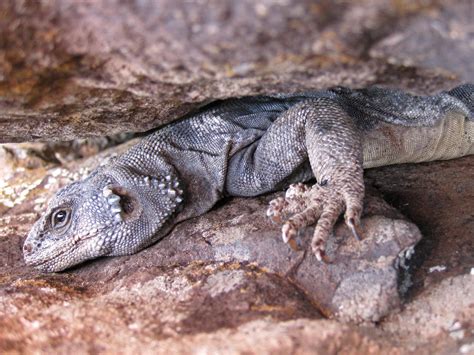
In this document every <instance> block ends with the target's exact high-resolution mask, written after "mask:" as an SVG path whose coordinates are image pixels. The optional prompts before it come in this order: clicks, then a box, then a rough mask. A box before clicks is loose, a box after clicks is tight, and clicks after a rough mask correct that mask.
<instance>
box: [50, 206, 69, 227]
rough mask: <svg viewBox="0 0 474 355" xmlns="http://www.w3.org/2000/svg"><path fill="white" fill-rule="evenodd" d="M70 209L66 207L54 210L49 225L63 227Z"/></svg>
mask: <svg viewBox="0 0 474 355" xmlns="http://www.w3.org/2000/svg"><path fill="white" fill-rule="evenodd" d="M69 215H70V211H69V210H67V209H61V210H57V211H54V212H53V214H52V216H51V225H52V226H53V228H61V227H64V226H65V225H66V224H67V223H68V222H69Z"/></svg>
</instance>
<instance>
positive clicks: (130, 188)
mask: <svg viewBox="0 0 474 355" xmlns="http://www.w3.org/2000/svg"><path fill="white" fill-rule="evenodd" d="M473 93H474V85H472V84H466V85H463V86H460V87H457V88H455V89H453V90H451V91H449V92H444V93H440V94H438V95H436V96H427V97H421V96H413V95H410V94H407V93H404V92H402V91H399V90H391V89H382V88H375V87H373V88H368V89H361V90H351V89H346V88H334V89H330V90H327V91H319V92H309V93H302V94H291V95H274V96H261V97H247V98H241V99H229V100H224V101H220V102H215V103H212V104H210V105H208V106H206V107H204V108H202V109H201V110H200V111H199V112H197V113H195V114H193V115H189V116H188V117H184V118H183V119H181V120H179V121H176V122H174V123H172V124H169V125H167V126H165V127H163V128H161V129H160V130H158V131H156V132H155V133H153V134H151V135H149V136H148V137H146V138H145V139H143V140H142V141H141V142H140V143H139V144H137V145H135V146H134V147H132V148H131V149H130V150H129V151H128V152H126V153H125V154H123V155H122V156H121V157H119V158H116V159H115V160H113V161H111V162H110V163H108V164H107V165H105V166H101V167H99V168H98V169H96V170H95V171H94V172H93V173H92V174H91V175H90V176H88V177H87V178H86V179H84V180H83V181H80V182H75V183H72V184H71V185H69V186H67V187H65V188H63V189H62V190H60V191H59V192H58V193H57V194H56V195H55V196H54V198H52V199H51V201H49V204H48V207H47V210H46V212H45V213H44V214H43V215H42V217H41V218H40V219H39V220H38V221H37V222H36V223H35V225H34V226H33V228H32V230H31V232H30V233H29V235H28V237H27V239H26V240H25V243H24V247H23V250H24V257H25V261H26V263H27V264H28V265H32V266H34V267H36V268H38V269H39V270H41V271H43V272H54V271H60V270H64V269H66V268H68V267H71V266H73V265H76V264H78V263H81V262H83V261H85V260H88V259H93V258H97V257H99V256H110V255H125V254H132V253H135V252H137V251H139V250H141V249H143V248H145V247H147V246H149V245H150V244H152V243H155V242H156V241H157V240H159V239H160V238H162V237H163V236H165V235H166V234H167V233H168V232H169V231H170V229H171V228H172V227H173V226H174V225H175V224H176V223H178V222H180V221H183V220H185V219H188V218H192V217H195V216H199V215H201V214H203V213H205V212H206V211H208V210H209V209H211V208H212V206H213V205H214V204H215V203H216V202H217V201H218V200H219V199H221V198H222V197H223V196H226V195H227V196H228V195H231V196H257V195H260V194H265V193H268V192H271V191H275V190H280V189H284V188H287V187H288V186H290V184H292V185H291V186H290V188H289V189H288V191H287V193H286V196H285V197H284V198H283V197H281V198H278V199H276V200H273V201H272V202H271V203H270V207H269V209H268V211H267V215H268V216H269V217H270V218H271V219H272V220H274V221H277V222H281V223H283V226H282V233H283V239H284V241H286V242H289V241H291V240H292V238H293V237H294V236H295V235H296V233H297V231H298V229H300V228H303V227H305V226H307V225H310V224H314V223H316V228H315V232H314V236H313V239H312V244H311V245H312V249H313V251H314V253H315V255H316V257H317V258H318V259H319V260H324V259H325V254H324V247H325V242H326V240H327V239H328V237H329V236H330V234H331V232H332V228H333V226H334V224H335V222H336V220H337V218H338V217H339V216H340V215H341V214H342V213H344V218H345V222H346V224H347V225H348V227H349V228H350V229H351V230H352V232H353V234H354V235H355V236H358V233H357V229H358V225H359V222H360V217H361V212H362V200H363V197H364V182H363V168H364V167H373V166H381V165H389V164H396V163H404V162H421V161H430V160H437V159H451V158H455V157H459V156H463V155H467V154H473V153H474V143H473V141H474V117H473V116H474V115H473V103H474V98H473ZM313 177H315V178H316V180H317V183H316V184H315V185H314V186H312V187H309V186H305V185H303V184H295V183H298V182H301V181H307V180H309V179H311V178H313Z"/></svg>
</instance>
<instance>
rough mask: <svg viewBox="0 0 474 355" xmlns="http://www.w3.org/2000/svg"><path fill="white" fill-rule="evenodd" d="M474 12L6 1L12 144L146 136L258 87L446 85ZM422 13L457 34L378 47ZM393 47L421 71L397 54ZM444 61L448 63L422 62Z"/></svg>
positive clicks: (2, 108)
mask: <svg viewBox="0 0 474 355" xmlns="http://www.w3.org/2000/svg"><path fill="white" fill-rule="evenodd" d="M458 7H459V9H460V10H459V11H457V12H455V10H453V9H457V8H458ZM446 11H450V12H449V14H450V13H454V15H456V14H457V15H459V16H457V17H454V16H452V17H449V16H444V15H443V14H444V13H446ZM469 11H472V3H471V2H470V1H469V0H468V1H464V2H462V1H456V2H455V3H453V2H450V3H449V4H446V8H445V7H441V6H440V4H439V2H437V1H390V0H383V1H379V0H363V1H356V2H353V1H347V2H333V1H326V0H323V1H321V2H318V3H315V2H314V1H311V0H294V1H290V0H283V1H271V0H263V1H258V2H255V1H253V0H244V1H220V0H211V1H209V2H207V3H200V2H187V1H173V0H145V1H138V0H137V1H127V2H123V1H119V0H97V1H93V2H85V1H62V0H51V1H16V0H7V1H1V2H0V13H1V14H2V21H1V22H0V35H1V40H0V49H1V51H0V52H1V54H0V142H13V141H24V140H38V139H55V140H58V139H61V140H70V139H74V138H77V137H85V136H91V135H105V134H108V135H109V134H113V133H119V132H124V131H134V132H136V131H138V130H139V131H146V130H147V129H150V128H153V127H156V126H158V125H159V124H162V123H165V122H169V121H170V120H172V119H176V118H177V117H179V116H182V115H183V114H185V113H186V112H189V111H190V110H192V109H194V108H196V107H198V106H199V105H200V104H202V103H204V102H208V101H212V100H215V99H218V98H225V97H234V96H242V95H251V94H258V93H271V92H273V93H274V92H294V91H303V90H311V89H321V88H325V87H329V86H334V85H346V86H366V85H370V84H374V83H377V84H386V85H393V86H397V87H406V88H411V89H414V90H417V91H420V92H430V91H433V90H436V89H446V88H449V87H451V86H454V84H455V83H456V82H457V81H458V79H457V78H456V77H455V76H453V75H451V74H449V72H454V73H458V74H462V73H463V72H465V71H466V70H468V69H469V68H472V66H470V65H471V64H470V63H472V61H471V60H470V58H471V54H472V33H471V32H472V23H470V19H471V18H472V16H469ZM458 13H459V14H458ZM471 14H472V12H471ZM412 18H415V20H416V19H420V20H419V21H424V22H423V23H428V25H425V27H426V26H429V24H435V25H437V26H438V27H440V26H442V27H443V26H444V27H447V28H453V29H452V31H451V32H450V31H447V33H448V35H450V37H449V38H445V37H446V36H444V37H442V38H443V41H444V42H440V41H437V40H425V38H424V37H420V39H421V40H422V41H423V58H421V59H420V58H419V56H418V52H416V51H413V50H412V49H411V47H409V48H408V49H407V50H406V51H403V50H404V49H405V47H401V48H399V47H400V45H399V43H398V42H397V43H395V42H394V41H393V40H392V41H385V42H383V43H382V44H381V45H380V48H379V47H375V45H376V44H377V43H379V42H380V41H383V40H384V39H386V38H387V36H388V35H396V33H393V31H394V28H400V31H401V34H400V35H405V36H406V28H405V27H406V26H407V23H408V22H409V21H410V20H411V19H412ZM413 21H414V20H413ZM466 21H467V22H468V23H467V24H466ZM410 23H411V22H410ZM419 27H420V26H418V27H417V26H415V25H413V26H411V27H409V28H410V29H413V30H419V29H420V30H424V29H425V27H423V26H421V27H420V28H419ZM444 27H443V28H444ZM397 33H398V32H397ZM443 33H444V32H443ZM420 36H421V35H420ZM458 37H460V38H458ZM435 39H436V38H435ZM445 42H449V43H450V44H452V48H451V47H450V49H451V50H450V51H449V52H448V53H449V54H447V55H446V56H447V58H460V59H459V60H461V58H468V60H467V64H466V65H463V66H460V65H459V63H458V61H455V60H454V59H452V60H449V61H440V60H438V59H436V58H438V57H439V55H438V53H439V52H440V51H441V50H443V51H445V49H446V48H445ZM416 43H418V42H416ZM457 43H459V44H457ZM371 48H374V52H373V53H372V52H371V51H370V49H371ZM377 48H379V49H378V50H375V49H377ZM394 52H396V53H398V55H397V56H398V57H400V56H402V57H404V58H405V60H407V61H408V62H410V63H416V64H419V67H418V68H416V67H404V66H400V65H398V64H396V65H395V66H394V65H392V64H390V63H388V61H387V59H388V58H391V57H392V56H393V55H392V53H394ZM384 53H388V54H387V55H385V54H384ZM453 53H455V55H453ZM446 56H445V57H446ZM411 57H414V59H413V60H411V61H410V60H409V58H411ZM443 58H444V57H443ZM425 63H426V64H427V65H426V66H425V65H424V64H425ZM433 63H434V64H436V65H437V67H443V68H445V69H446V70H447V72H445V73H444V74H441V73H440V71H439V70H436V71H435V72H430V71H427V70H425V69H423V68H424V67H432V66H433V65H432V64H433ZM460 68H462V70H461V72H460V73H459V72H457V71H458V70H459V69H460ZM417 78H418V79H420V78H422V80H416V81H414V79H417ZM466 79H468V78H466ZM414 84H416V85H414Z"/></svg>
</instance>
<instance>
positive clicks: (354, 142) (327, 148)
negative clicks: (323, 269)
mask: <svg viewBox="0 0 474 355" xmlns="http://www.w3.org/2000/svg"><path fill="white" fill-rule="evenodd" d="M295 109H297V110H298V111H299V112H298V115H299V116H301V115H302V116H305V117H306V119H305V124H304V131H305V136H304V140H305V145H306V149H307V154H308V158H309V161H310V164H311V169H312V171H313V173H314V176H315V177H316V180H317V184H315V185H314V186H313V187H312V188H311V189H306V188H303V187H301V186H300V187H299V188H296V187H295V186H292V187H291V188H290V189H291V191H292V192H291V193H289V194H287V196H286V198H285V199H281V198H280V199H277V200H275V201H272V202H271V203H270V208H269V210H268V211H267V214H268V215H269V216H270V217H271V218H272V219H273V220H279V219H281V215H282V213H288V212H290V211H291V212H293V213H294V214H293V216H291V217H290V218H289V219H287V220H286V221H285V222H284V224H283V227H282V234H283V240H284V241H285V242H289V241H290V240H291V239H292V238H293V237H294V236H295V235H296V234H297V231H298V230H299V229H301V228H304V227H306V226H308V225H312V224H314V223H316V228H315V231H314V235H313V238H312V241H311V246H312V250H313V252H314V254H315V255H316V257H317V258H318V259H319V260H326V257H325V245H326V241H327V239H328V238H329V236H330V235H331V233H332V229H333V227H334V224H335V223H336V221H337V219H338V218H339V216H340V215H341V213H343V212H344V211H345V214H344V218H345V222H346V224H347V226H348V227H349V228H350V229H351V231H352V233H353V234H354V236H355V237H357V238H358V233H357V226H358V225H359V223H360V217H361V213H362V209H363V199H364V181H363V168H362V144H361V138H360V134H359V131H358V129H357V128H356V126H355V122H354V120H353V119H352V118H351V117H349V116H348V114H347V113H346V111H345V110H344V109H343V108H342V107H341V106H340V105H339V104H338V103H337V102H336V101H335V100H332V99H329V98H321V99H317V100H311V101H307V102H305V103H303V104H301V105H299V107H297V108H295ZM291 212H290V213H291Z"/></svg>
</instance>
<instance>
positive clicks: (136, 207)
mask: <svg viewBox="0 0 474 355" xmlns="http://www.w3.org/2000/svg"><path fill="white" fill-rule="evenodd" d="M179 187H180V186H179V181H178V179H177V177H176V175H173V174H166V175H163V176H156V177H150V176H144V175H143V174H140V173H139V172H137V171H134V170H133V169H130V168H127V167H117V166H115V167H114V168H113V169H110V168H106V167H101V168H98V169H97V170H96V171H94V172H93V173H92V174H91V175H90V176H88V177H87V178H86V179H84V180H82V181H79V182H74V183H72V184H70V185H68V186H66V187H65V188H63V189H61V190H60V191H58V192H57V193H56V195H55V196H54V197H53V198H52V199H51V200H50V201H49V202H48V206H47V209H46V212H45V213H44V214H43V215H42V216H41V217H40V219H39V220H38V221H37V222H36V223H35V224H34V226H33V228H32V229H31V231H30V233H29V234H28V237H27V238H26V240H25V243H24V246H23V253H24V259H25V262H26V263H27V264H28V265H31V266H34V267H36V268H37V269H39V270H41V271H43V272H56V271H61V270H64V269H66V268H69V267H71V266H73V265H76V264H79V263H81V262H83V261H85V260H88V259H94V258H97V257H100V256H111V255H126V254H132V253H135V252H137V251H139V250H141V249H143V248H145V247H146V246H148V245H150V244H152V243H153V242H155V241H156V240H158V239H159V238H160V237H162V236H163V235H164V233H161V232H167V231H168V230H169V228H170V226H169V225H170V223H167V222H169V221H170V220H171V219H172V218H171V217H172V216H173V214H174V212H175V211H176V210H177V209H178V207H179V205H180V203H181V201H182V190H180V188H179ZM167 227H168V228H167Z"/></svg>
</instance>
